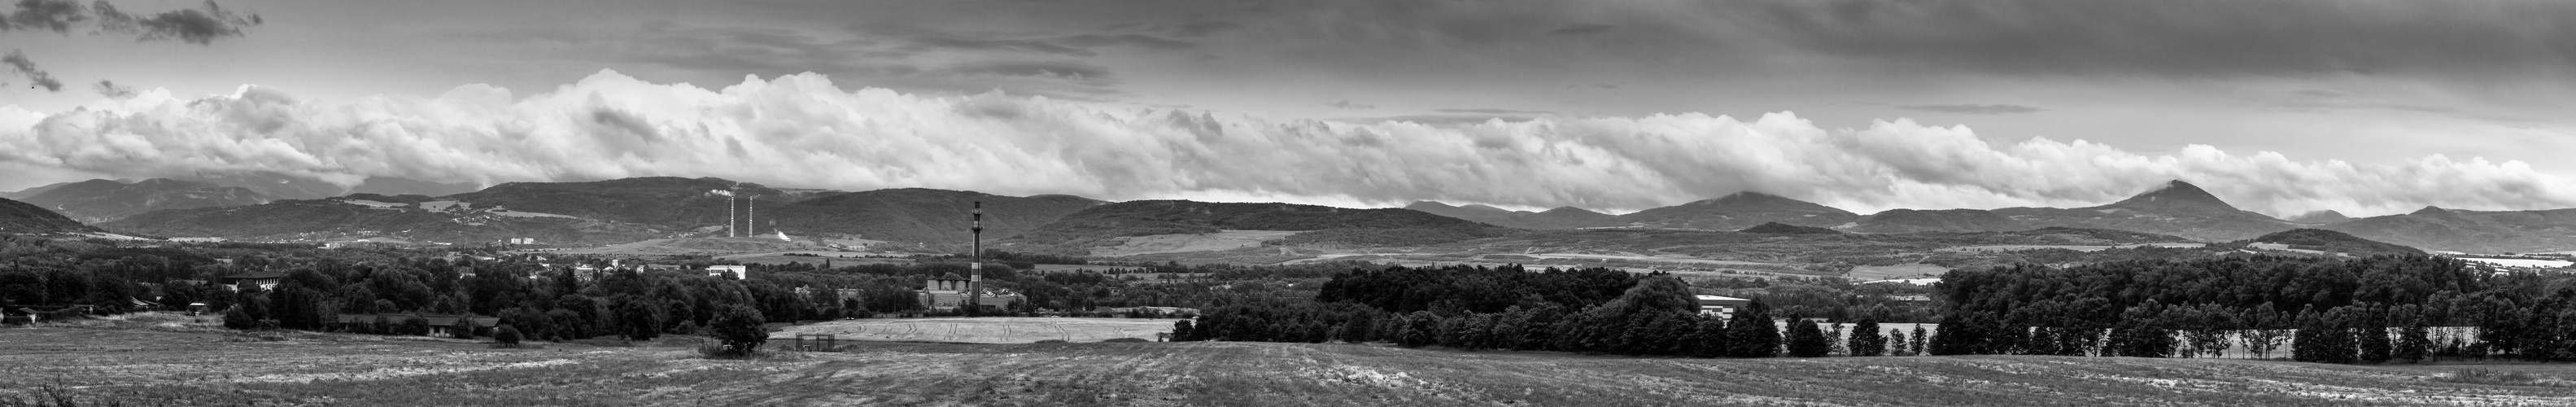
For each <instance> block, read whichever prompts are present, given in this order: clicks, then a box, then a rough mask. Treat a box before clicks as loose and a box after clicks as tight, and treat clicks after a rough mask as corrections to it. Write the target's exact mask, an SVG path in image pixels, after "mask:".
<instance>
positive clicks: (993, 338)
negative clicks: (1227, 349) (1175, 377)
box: [770, 318, 1175, 343]
mask: <svg viewBox="0 0 2576 407" xmlns="http://www.w3.org/2000/svg"><path fill="white" fill-rule="evenodd" d="M1172 321H1175V320H1172V319H1124V318H908V319H854V320H841V321H829V322H822V323H814V324H806V325H793V326H786V327H782V328H781V330H780V331H778V332H775V333H771V334H770V338H771V339H770V340H771V341H777V340H780V339H794V338H795V337H796V335H797V334H832V335H833V336H834V337H835V338H836V339H840V340H844V341H914V342H958V343H1031V342H1037V341H1041V340H1049V339H1053V340H1059V341H1066V342H1099V341H1104V340H1109V339H1114V338H1145V339H1153V338H1154V334H1155V333H1157V332H1170V331H1171V330H1172Z"/></svg>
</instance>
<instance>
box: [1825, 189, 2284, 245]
mask: <svg viewBox="0 0 2576 407" xmlns="http://www.w3.org/2000/svg"><path fill="white" fill-rule="evenodd" d="M2296 226H2297V224H2293V223H2290V222H2287V221H2283V220H2280V219H2274V218H2272V217H2271V216H2266V215H2263V214H2259V213H2254V212H2248V211H2245V210H2241V209H2236V207H2235V206H2234V205H2229V204H2228V203H2227V201H2226V200H2223V199H2219V198H2218V196H2216V195H2211V194H2210V193H2209V191H2206V190H2202V189H2200V187H2199V186H2195V185H2192V184H2190V183H2187V182H2182V181H2179V180H2176V181H2172V182H2169V183H2166V184H2165V185H2164V186H2162V187H2158V188H2156V189H2154V190H2150V191H2147V192H2145V193H2140V194H2138V195H2136V196H2132V197H2129V199H2124V200H2121V201H2119V202H2113V203H2111V204H2108V205H2102V206H2094V207H2085V208H2073V209H2066V208H2003V209H1995V210H1988V211H1979V210H1973V209H1953V210H1938V211H1926V210H1891V211H1887V212H1883V213H1879V214H1874V215H1870V216H1869V217H1866V218H1863V219H1861V220H1860V221H1859V222H1858V224H1856V225H1854V226H1853V227H1851V228H1849V229H1848V230H1850V231H1854V232H1868V233H1901V232H1925V231H1943V232H1968V231H1998V230H2020V229H2035V228H2044V227H2073V228H2097V229H2118V230H2128V231H2137V232H2146V233H2157V234H2168V235H2175V236H2182V237H2187V238H2192V239H2196V240H2201V241H2211V242H2223V241H2232V240H2238V239H2244V238H2249V237H2254V236H2260V235H2262V234H2265V233H2271V232H2277V231H2282V230H2288V229H2291V228H2293V227H2296Z"/></svg>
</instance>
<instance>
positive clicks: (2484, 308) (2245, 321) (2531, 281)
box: [1930, 256, 2576, 363]
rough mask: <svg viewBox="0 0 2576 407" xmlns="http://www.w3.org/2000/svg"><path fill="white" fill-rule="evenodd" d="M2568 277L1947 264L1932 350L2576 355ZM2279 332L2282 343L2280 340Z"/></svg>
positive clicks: (2425, 259) (2376, 356) (2342, 357)
mask: <svg viewBox="0 0 2576 407" xmlns="http://www.w3.org/2000/svg"><path fill="white" fill-rule="evenodd" d="M2571 282H2576V279H2571V278H2569V277H2566V276H2543V275H2537V274H2528V273H2525V274H2502V275H2499V274H2493V273H2487V272H2480V271H2476V270H2474V269H2471V268H2469V267H2466V266H2465V265H2464V264H2463V263H2461V262H2460V261H2459V260H2453V259H2446V258H2440V257H2431V256H2377V257H2369V258H2362V259H2336V258H2319V257H2280V256H2235V257H2222V258H2207V259H2195V260H2185V261H2176V260H2140V261H2123V262H2108V263H2095V264H2089V265H2082V266H2075V267H2065V268H2057V267H2048V266H2041V265H2028V264H2024V265H2016V266H2011V267H1998V268H1992V269H1982V270H1956V271H1952V272H1950V273H1949V274H1948V275H1946V276H1944V278H1943V281H1942V283H1941V284H1940V285H1939V286H1938V289H1939V290H1940V291H1941V292H1942V295H1943V297H1945V298H1947V299H1948V300H1949V305H1950V309H1948V310H1947V312H1946V313H1945V314H1944V315H1943V324H1942V327H1943V329H1942V330H1941V332H1940V334H1939V335H1937V336H1935V337H1934V338H1933V339H1932V344H1931V349H1930V351H1931V352H1932V353H1933V354H2034V355H2099V356H2134V357H2195V356H2218V355H2222V354H2226V353H2227V352H2230V351H2231V350H2234V351H2238V352H2241V353H2239V354H2243V355H2248V356H2253V357H2258V358H2265V357H2273V356H2275V355H2279V354H2281V353H2284V352H2282V351H2284V350H2286V351H2287V352H2286V355H2285V356H2288V357H2289V358H2291V359H2293V360H2299V361H2312V362H2328V363H2380V362H2388V361H2408V362H2413V361H2422V360H2426V359H2428V358H2433V357H2492V356H2502V357H2517V358H2523V359H2529V360H2539V361H2568V360H2576V288H2570V283H2571ZM2284 346H2287V347H2289V349H2282V347H2284Z"/></svg>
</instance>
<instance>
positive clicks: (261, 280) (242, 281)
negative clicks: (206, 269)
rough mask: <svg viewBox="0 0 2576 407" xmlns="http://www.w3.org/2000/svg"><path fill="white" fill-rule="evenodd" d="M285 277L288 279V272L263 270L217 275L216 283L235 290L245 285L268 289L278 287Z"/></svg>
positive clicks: (239, 289)
mask: <svg viewBox="0 0 2576 407" xmlns="http://www.w3.org/2000/svg"><path fill="white" fill-rule="evenodd" d="M284 279H286V273H279V272H272V271H263V272H256V273H241V274H234V275H229V276H223V277H217V278H215V284H222V285H223V286H224V288H226V289H230V290H233V291H241V287H242V286H243V285H253V286H258V287H259V289H260V290H262V291H266V290H270V289H275V288H277V281H278V280H284Z"/></svg>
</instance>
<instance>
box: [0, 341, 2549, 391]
mask: <svg viewBox="0 0 2576 407" xmlns="http://www.w3.org/2000/svg"><path fill="white" fill-rule="evenodd" d="M97 325H98V326H92V327H66V326H60V325H54V326H46V327H39V328H6V329H0V397H9V396H18V395H25V394H28V393H26V392H28V391H33V390H32V389H35V388H37V387H38V386H52V387H53V388H56V389H60V390H59V391H63V392H66V393H68V394H70V395H73V396H75V397H81V398H92V399H95V398H101V397H113V398H119V399H121V400H123V401H126V402H128V403H129V404H151V403H166V404H172V405H245V404H265V405H325V404H327V405H415V404H514V405H525V404H539V405H1490V404H1504V403H1511V404H1537V405H1752V404H1763V405H2075V404H2085V405H2177V404H2179V405H2357V404H2377V405H2386V404H2400V405H2457V404H2473V405H2568V404H2570V403H2576V392H2570V391H2568V389H2569V388H2568V387H2566V386H2576V382H2571V381H2570V378H2571V377H2576V368H2571V367H2570V366H2567V365H2507V366H2499V367H2496V369H2498V370H2509V371H2513V372H2520V373H2523V374H2527V375H2530V376H2532V377H2535V378H2536V379H2533V380H2530V381H2527V382H2523V383H2516V384H2509V385H2491V384H2462V383H2449V382H2444V381H2439V380H2436V379H2437V378H2438V377H2440V376H2441V375H2445V374H2449V373H2450V372H2452V371H2454V370H2455V369H2456V368H2457V366H2439V365H2437V366H2430V367H2416V366H2405V367H2372V366H2343V365H2323V364H2307V363H2286V362H2261V361H2243V360H2210V359H2137V358H2098V357H2046V356H1964V357H1882V358H1821V359H1785V358H1783V359H1665V358H1624V357H1594V356H1580V355H1569V354H1561V353H1537V352H1519V353H1514V352H1458V351H1449V350H1439V349H1403V348H1393V347H1383V346H1368V345H1339V344H1279V343H1239V342H1190V343H1066V344H991V345H978V344H939V343H900V342H858V343H856V344H854V345H851V346H848V347H846V349H845V351H843V352H828V353H827V352H812V353H805V352H783V353H777V354H775V356H773V357H770V358H767V359H761V360H751V361H725V360H708V359H701V358H697V357H696V354H695V353H694V352H692V351H691V350H689V349H688V348H686V347H685V346H686V345H688V344H690V343H692V342H691V341H693V339H689V338H686V337H675V338H666V339H663V340H659V341H655V342H652V343H642V344H639V345H640V346H633V347H626V346H592V345H582V344H560V343H544V344H541V345H540V348H538V349H490V348H487V347H484V346H481V345H479V344H473V343H463V342H457V341H447V340H432V339H401V338H392V337H376V336H352V335H338V334H302V333H296V334H239V333H230V332H225V331H220V330H213V329H207V328H205V327H203V326H201V325H195V324H191V323H188V322H184V321H180V322H163V323H151V324H97ZM2553 386H2554V387H2553Z"/></svg>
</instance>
